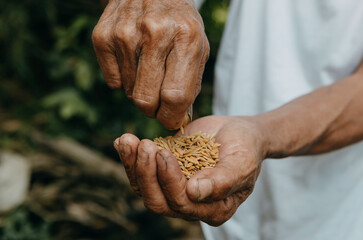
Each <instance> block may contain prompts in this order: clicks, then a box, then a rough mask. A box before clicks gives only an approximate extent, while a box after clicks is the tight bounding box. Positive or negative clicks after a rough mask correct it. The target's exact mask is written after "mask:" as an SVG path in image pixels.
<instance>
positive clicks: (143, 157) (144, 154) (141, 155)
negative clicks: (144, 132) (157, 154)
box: [137, 148, 149, 164]
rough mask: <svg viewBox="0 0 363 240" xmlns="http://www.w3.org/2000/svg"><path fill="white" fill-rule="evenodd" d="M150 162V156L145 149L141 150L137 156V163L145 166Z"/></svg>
mask: <svg viewBox="0 0 363 240" xmlns="http://www.w3.org/2000/svg"><path fill="white" fill-rule="evenodd" d="M148 160H149V154H148V153H147V152H146V151H145V150H144V149H143V148H141V151H139V152H138V154H137V161H138V162H140V163H143V164H145V163H147V162H148Z"/></svg>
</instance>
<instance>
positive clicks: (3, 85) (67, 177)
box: [0, 0, 229, 240]
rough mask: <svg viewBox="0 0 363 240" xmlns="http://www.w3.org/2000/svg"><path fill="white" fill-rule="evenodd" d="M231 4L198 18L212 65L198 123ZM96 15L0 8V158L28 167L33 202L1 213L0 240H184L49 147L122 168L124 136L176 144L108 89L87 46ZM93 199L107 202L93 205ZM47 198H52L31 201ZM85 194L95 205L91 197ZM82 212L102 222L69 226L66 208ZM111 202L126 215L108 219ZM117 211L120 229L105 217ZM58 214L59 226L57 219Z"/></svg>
mask: <svg viewBox="0 0 363 240" xmlns="http://www.w3.org/2000/svg"><path fill="white" fill-rule="evenodd" d="M228 3H229V1H228V0H207V1H206V3H205V4H204V5H203V6H202V8H201V10H200V13H201V15H202V17H203V20H204V24H205V28H206V33H207V35H208V39H209V41H210V45H211V55H210V59H209V61H208V63H207V66H206V69H205V73H204V79H203V86H202V92H201V94H200V95H199V96H198V98H197V100H196V102H195V104H194V116H195V117H196V118H197V117H200V116H205V115H209V114H210V113H211V101H212V92H213V86H212V85H213V69H214V63H215V58H216V54H217V50H218V46H219V42H220V38H221V35H222V31H223V26H224V23H225V21H226V17H227V10H228ZM102 9H103V6H102V3H101V2H100V1H91V0H72V1H70V0H64V1H55V0H18V1H5V0H1V1H0V150H1V151H4V150H7V151H11V152H14V153H17V154H20V155H22V156H24V157H25V158H26V159H27V158H30V159H31V160H30V162H31V163H30V165H31V173H30V174H31V175H30V185H29V196H28V197H27V198H26V200H25V202H24V204H22V205H21V206H19V207H17V208H15V209H12V210H11V211H7V212H6V213H1V215H0V239H39V240H41V239H183V238H184V239H187V238H188V237H187V236H188V235H187V234H188V233H187V231H186V230H185V228H186V226H187V227H188V226H189V225H185V226H184V225H183V224H189V223H186V222H178V221H172V222H171V221H169V220H168V219H166V218H163V217H161V216H157V215H155V214H152V213H150V212H148V211H147V210H145V209H143V208H142V207H140V206H138V207H135V204H136V205H137V204H140V203H138V202H139V200H137V197H135V196H134V195H133V193H131V192H129V191H128V190H127V186H119V185H117V184H115V182H116V180H114V179H113V177H112V176H111V177H110V178H108V177H107V175H105V176H104V175H102V174H101V175H102V176H101V175H97V174H96V173H89V172H87V173H86V172H85V171H84V169H83V168H82V167H80V166H79V165H77V164H74V163H72V161H71V160H70V159H72V156H68V155H67V154H68V152H67V153H63V152H62V151H68V150H59V149H58V150H57V146H56V147H55V148H52V147H49V143H51V142H52V141H53V140H54V139H59V138H60V137H64V136H66V137H67V139H72V141H73V140H74V141H75V142H76V143H77V144H78V143H79V144H82V146H83V147H85V148H87V149H90V150H92V151H94V152H96V153H101V154H102V155H103V157H104V158H107V159H112V161H114V163H115V164H120V163H119V160H118V156H117V155H116V152H115V151H114V150H113V147H112V142H113V140H114V139H115V138H116V137H118V136H120V135H121V134H123V133H125V132H131V133H134V134H135V135H137V136H138V137H139V138H149V139H152V138H154V137H156V136H166V135H170V134H172V133H171V132H168V131H166V130H165V129H164V128H163V127H162V126H161V125H160V124H159V123H158V122H157V121H156V120H155V119H150V118H147V117H145V116H143V115H142V114H141V113H140V112H139V111H138V110H137V108H136V107H135V106H134V105H133V103H132V102H131V101H129V100H128V99H127V98H126V97H125V95H124V93H123V92H121V91H116V90H111V89H109V88H108V87H107V85H106V84H105V82H104V79H103V77H102V74H101V72H100V69H99V67H98V64H97V61H96V56H95V53H94V51H93V46H92V42H91V34H92V30H93V27H94V26H95V25H96V23H97V21H98V18H99V17H100V15H101V14H102ZM39 134H40V136H41V137H39ZM37 136H38V137H37ZM39 139H41V140H39ZM44 139H46V140H44ZM48 140H49V141H48ZM47 144H48V145H47ZM39 159H42V161H40V160H39ZM55 159H56V160H55ZM53 161H54V162H53ZM40 162H41V163H42V164H40ZM90 172H92V171H90ZM72 174H73V175H72ZM87 174H88V175H87ZM96 175H97V176H96ZM60 183H62V184H63V185H62V184H60ZM60 185H61V186H62V187H59V186H60ZM54 186H58V188H55V187H54ZM65 186H66V187H65ZM123 188H124V189H123ZM49 189H58V190H57V191H55V190H54V191H53V192H51V191H50V190H49ZM59 189H61V190H59ZM85 189H90V190H92V189H93V190H94V191H93V193H92V191H89V192H87V193H85V191H84V190H85ZM95 189H98V190H99V192H103V195H102V196H96V195H95V191H96V190H95ZM121 189H122V190H121ZM125 189H126V190H125ZM34 191H36V192H34ZM46 191H48V192H46ZM80 191H81V192H82V191H84V192H83V193H82V194H83V195H82V194H80V193H79V192H80ZM110 191H111V193H110ZM49 192H51V193H52V194H53V195H52V196H53V197H51V198H49V197H48V198H45V197H44V198H41V199H43V200H39V199H38V200H36V198H34V196H38V197H40V196H43V195H44V194H48V195H47V196H49V194H51V193H49ZM115 192H117V194H118V195H117V196H116V195H115V194H116V193H115ZM31 193H33V194H31ZM35 193H36V194H35ZM63 193H67V198H65V197H64V196H63V195H61V194H63ZM91 193H92V194H94V195H95V196H93V195H92V196H91V195H87V194H91ZM72 194H73V195H72ZM112 194H114V195H112ZM44 196H45V195H44ZM87 196H91V197H89V198H88V197H87ZM44 199H46V200H44ZM100 199H101V200H100ZM110 199H112V201H111V200H110ZM70 201H71V202H72V204H73V205H70V203H69V202H70ZM85 202H87V204H97V206H101V207H102V210H103V211H104V212H105V214H104V216H103V215H102V214H100V213H99V214H98V215H97V214H89V212H85V213H83V214H88V215H89V218H90V219H91V220H89V219H88V222H87V221H85V220H84V215H83V220H82V213H80V214H81V215H79V216H81V217H78V218H79V219H81V220H79V219H78V220H77V217H73V218H71V217H69V214H71V215H72V211H76V210H75V208H70V207H69V206H74V203H77V204H84V203H85ZM115 202H117V203H119V202H122V204H124V205H122V206H121V205H120V206H119V208H117V209H118V210H112V209H113V206H112V204H113V203H115ZM34 203H37V204H38V205H39V206H38V205H37V206H38V207H34V206H35V205H34ZM77 206H78V205H77ZM82 206H83V205H82ZM92 206H93V205H92ZM78 207H79V206H78ZM39 209H42V211H41V210H39ZM45 209H46V210H47V211H45ZM70 209H71V210H70ZM72 209H73V210H72ZM76 209H78V210H79V209H82V208H76ZM85 209H87V208H85ZM110 209H111V210H110ZM120 209H122V211H121V210H120ZM62 211H63V212H62ZM117 211H119V212H118V213H119V214H120V219H123V220H122V221H121V220H117V221H116V220H112V219H113V218H112V217H110V216H109V215H107V214H111V215H112V214H113V212H117ZM55 212H56V213H57V214H58V215H59V216H63V218H62V217H59V216H58V215H56V216H57V217H55V216H53V215H54V214H53V215H52V213H55ZM73 213H74V212H73ZM62 214H63V215H62ZM73 215H74V214H73ZM67 216H68V217H67ZM117 223H119V224H117ZM123 223H125V224H123ZM126 223H130V224H129V225H130V226H132V227H127V224H126ZM193 226H195V224H194V225H193ZM196 231H197V232H198V230H196ZM195 239H198V238H197V236H196V238H195Z"/></svg>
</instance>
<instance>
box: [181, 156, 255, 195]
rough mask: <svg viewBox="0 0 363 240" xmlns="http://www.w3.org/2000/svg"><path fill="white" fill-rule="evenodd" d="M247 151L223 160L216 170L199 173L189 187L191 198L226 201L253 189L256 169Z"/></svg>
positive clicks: (190, 181)
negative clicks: (231, 196)
mask: <svg viewBox="0 0 363 240" xmlns="http://www.w3.org/2000/svg"><path fill="white" fill-rule="evenodd" d="M252 162H253V161H251V160H250V159H248V154H247V153H246V152H245V151H241V150H237V151H235V152H233V153H231V154H228V155H227V156H224V157H223V158H221V160H220V162H219V163H217V165H216V167H215V168H211V169H204V170H202V171H200V172H197V173H196V174H195V175H194V176H193V177H192V178H191V179H190V180H189V181H188V185H187V188H186V189H187V190H186V191H187V194H188V196H189V198H190V199H191V200H193V201H196V202H202V201H216V200H221V199H225V198H227V197H228V196H230V195H232V194H233V193H235V192H237V191H239V192H241V191H245V190H251V189H253V186H254V182H255V176H256V168H255V166H251V165H252Z"/></svg>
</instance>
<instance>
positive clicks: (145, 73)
mask: <svg viewBox="0 0 363 240" xmlns="http://www.w3.org/2000/svg"><path fill="white" fill-rule="evenodd" d="M140 25H141V31H142V32H143V36H142V39H143V40H142V43H141V45H142V46H143V47H142V50H141V54H140V57H139V64H138V68H137V75H136V82H135V86H134V91H133V96H132V98H133V101H134V102H135V104H136V106H137V107H138V108H139V109H140V111H141V112H142V113H144V114H145V115H146V116H148V117H155V115H156V110H157V109H158V107H159V101H160V88H161V84H162V82H163V80H164V76H165V59H166V56H167V54H168V53H169V51H170V48H171V46H170V45H171V42H172V39H170V38H169V37H168V36H173V34H172V31H173V28H171V27H170V23H169V22H167V21H162V20H160V19H159V18H158V17H157V16H153V15H150V14H149V15H146V16H144V17H143V18H142V20H141V24H140Z"/></svg>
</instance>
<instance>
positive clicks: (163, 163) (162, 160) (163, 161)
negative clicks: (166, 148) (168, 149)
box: [157, 152, 167, 171]
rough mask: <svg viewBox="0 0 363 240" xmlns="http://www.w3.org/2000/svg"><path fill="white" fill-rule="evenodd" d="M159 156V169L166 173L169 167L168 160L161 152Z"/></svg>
mask: <svg viewBox="0 0 363 240" xmlns="http://www.w3.org/2000/svg"><path fill="white" fill-rule="evenodd" d="M157 154H158V155H159V156H160V157H159V158H158V168H159V169H160V170H162V171H165V170H166V166H167V163H166V158H165V157H164V156H163V155H162V154H161V153H160V152H158V153H157Z"/></svg>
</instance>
